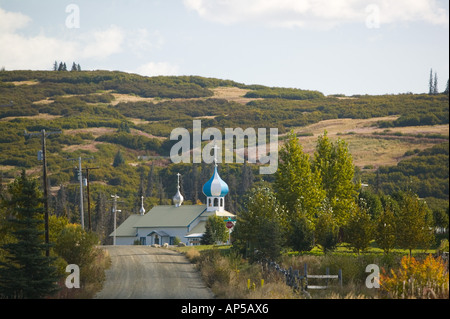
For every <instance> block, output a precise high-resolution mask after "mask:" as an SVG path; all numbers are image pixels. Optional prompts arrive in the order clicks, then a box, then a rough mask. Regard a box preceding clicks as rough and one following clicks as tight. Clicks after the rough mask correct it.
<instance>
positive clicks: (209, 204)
mask: <svg viewBox="0 0 450 319" xmlns="http://www.w3.org/2000/svg"><path fill="white" fill-rule="evenodd" d="M208 206H210V207H211V206H212V200H211V198H208Z"/></svg>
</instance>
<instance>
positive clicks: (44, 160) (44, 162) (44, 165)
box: [24, 129, 61, 257]
mask: <svg viewBox="0 0 450 319" xmlns="http://www.w3.org/2000/svg"><path fill="white" fill-rule="evenodd" d="M52 134H61V131H53V132H46V131H45V129H43V130H42V131H41V132H40V133H28V132H27V131H26V130H25V132H24V136H27V137H34V136H41V143H42V151H41V152H42V153H41V154H40V155H41V156H42V172H43V174H42V175H43V179H44V223H45V244H46V248H45V255H46V256H47V257H48V256H50V246H49V243H50V242H49V230H48V181H47V155H46V153H47V149H46V145H45V137H46V136H48V135H52Z"/></svg>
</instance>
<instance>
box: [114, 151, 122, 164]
mask: <svg viewBox="0 0 450 319" xmlns="http://www.w3.org/2000/svg"><path fill="white" fill-rule="evenodd" d="M123 164H125V159H124V158H123V155H122V153H121V152H120V150H118V151H117V153H116V156H114V162H113V166H114V167H117V166H120V165H123Z"/></svg>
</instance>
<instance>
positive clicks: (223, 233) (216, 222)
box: [201, 215, 228, 245]
mask: <svg viewBox="0 0 450 319" xmlns="http://www.w3.org/2000/svg"><path fill="white" fill-rule="evenodd" d="M227 239H228V230H227V228H226V227H225V223H224V221H223V220H222V219H221V218H220V217H219V216H216V215H213V216H210V217H209V218H208V220H207V221H206V225H205V234H204V235H203V238H202V240H201V243H202V245H211V244H215V243H217V242H225V241H227Z"/></svg>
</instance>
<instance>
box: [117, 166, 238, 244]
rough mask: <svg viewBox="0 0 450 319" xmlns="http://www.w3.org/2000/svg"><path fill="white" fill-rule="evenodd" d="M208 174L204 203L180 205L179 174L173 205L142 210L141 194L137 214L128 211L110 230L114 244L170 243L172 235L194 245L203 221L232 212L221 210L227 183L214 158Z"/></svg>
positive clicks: (230, 217) (231, 216) (229, 215)
mask: <svg viewBox="0 0 450 319" xmlns="http://www.w3.org/2000/svg"><path fill="white" fill-rule="evenodd" d="M214 162H215V163H214V172H213V175H212V177H211V178H210V179H209V180H208V181H207V182H206V183H205V185H203V194H204V195H205V196H206V205H183V199H184V198H183V196H182V195H181V193H180V174H177V175H178V185H177V189H178V190H177V192H176V194H175V196H174V197H173V205H159V206H155V207H153V208H152V209H151V210H150V211H149V212H148V213H145V208H144V198H143V197H141V208H140V211H139V214H133V215H130V216H129V217H128V218H127V219H126V220H125V221H124V222H123V223H122V224H121V225H120V226H119V227H117V229H116V230H115V231H113V233H111V235H110V236H111V237H114V242H115V244H116V245H134V244H140V245H154V244H157V245H164V244H168V245H173V244H174V242H175V238H178V239H179V241H180V242H183V243H185V244H186V245H198V244H200V240H201V238H202V236H203V234H204V233H205V225H206V221H207V220H208V218H209V217H210V216H213V215H216V216H219V217H220V218H222V219H223V220H224V222H226V221H230V220H233V221H235V220H236V216H235V215H234V214H232V213H230V212H228V211H226V210H225V196H226V195H227V194H228V185H227V184H226V183H225V182H224V181H223V180H222V178H220V176H219V172H218V170H217V161H216V160H215V161H214Z"/></svg>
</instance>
